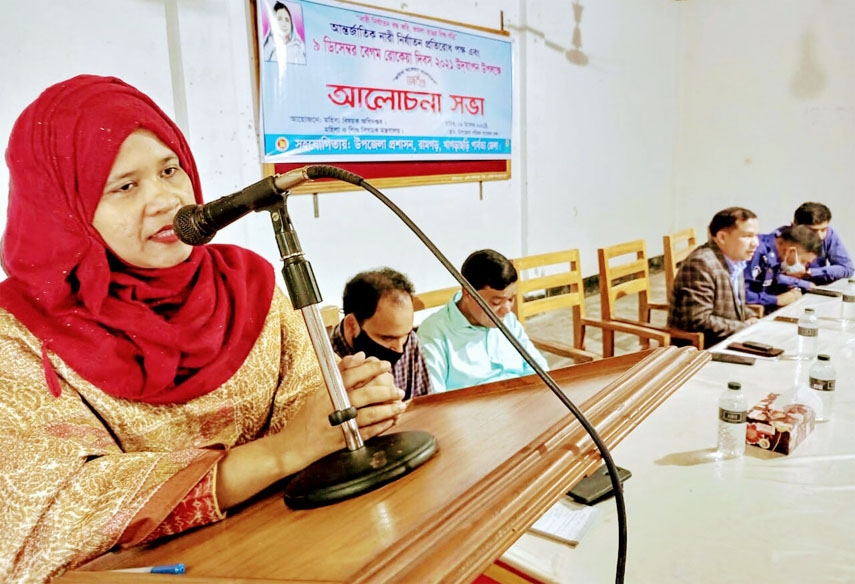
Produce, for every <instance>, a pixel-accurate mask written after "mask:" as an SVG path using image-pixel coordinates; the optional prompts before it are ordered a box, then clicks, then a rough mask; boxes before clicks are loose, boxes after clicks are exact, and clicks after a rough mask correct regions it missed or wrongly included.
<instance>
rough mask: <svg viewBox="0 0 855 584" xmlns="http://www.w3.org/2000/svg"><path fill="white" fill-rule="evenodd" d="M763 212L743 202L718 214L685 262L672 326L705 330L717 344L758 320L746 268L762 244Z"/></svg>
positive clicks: (708, 343) (711, 342)
mask: <svg viewBox="0 0 855 584" xmlns="http://www.w3.org/2000/svg"><path fill="white" fill-rule="evenodd" d="M759 231H760V223H759V221H758V220H757V215H755V214H754V213H753V212H751V211H749V210H748V209H743V208H742V207H729V208H727V209H724V210H722V211H719V212H718V213H716V214H715V216H714V217H713V219H712V221H711V222H710V226H709V241H707V243H705V244H703V245H701V246H699V247H697V248H696V249H695V250H694V251H692V253H691V254H689V257H687V258H686V259H685V261H684V262H683V263H682V265H681V266H680V269H679V271H678V272H677V277H676V279H675V281H674V289H673V290H672V291H671V302H670V310H669V312H668V326H672V327H676V328H679V329H682V330H686V331H691V332H702V333H704V347H705V348H708V347H711V346H712V345H715V344H717V343H719V342H720V341H722V340H723V339H725V338H727V337H728V336H730V335H732V334H733V333H735V332H736V331H738V330H741V329H743V328H745V327H747V326H748V325H750V324H753V323H754V322H756V321H757V316H756V315H755V313H754V312H753V311H752V310H750V309H749V308H748V307H747V306H746V304H745V279H744V275H743V269H744V268H745V265H746V263H747V262H748V261H749V260H750V259H751V258H752V256H753V255H754V251H755V250H756V249H757V245H758V242H759V240H758V235H759Z"/></svg>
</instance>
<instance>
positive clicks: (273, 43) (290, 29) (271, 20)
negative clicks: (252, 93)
mask: <svg viewBox="0 0 855 584" xmlns="http://www.w3.org/2000/svg"><path fill="white" fill-rule="evenodd" d="M264 11H265V12H264V16H265V19H264V20H265V21H266V23H265V24H266V27H265V28H266V29H267V33H266V34H265V36H264V43H263V44H262V47H261V55H262V58H263V59H264V60H265V61H272V62H274V63H275V62H279V63H294V64H298V65H305V64H306V43H305V41H304V40H303V11H302V10H301V8H300V6H299V5H296V4H294V3H293V2H279V1H277V2H274V3H270V2H268V1H265V3H264Z"/></svg>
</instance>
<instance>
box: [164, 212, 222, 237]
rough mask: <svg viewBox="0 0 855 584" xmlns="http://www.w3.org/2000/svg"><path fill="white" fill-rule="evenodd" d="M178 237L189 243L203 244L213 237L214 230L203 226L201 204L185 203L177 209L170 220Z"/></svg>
mask: <svg viewBox="0 0 855 584" xmlns="http://www.w3.org/2000/svg"><path fill="white" fill-rule="evenodd" d="M172 228H173V229H174V230H175V235H177V236H178V239H180V240H181V241H183V242H184V243H187V244H189V245H203V244H206V243H208V242H209V241H211V240H212V239H214V235H216V233H217V232H216V231H212V230H210V229H206V228H205V221H204V216H203V214H202V205H186V206H184V207H181V208H180V209H178V213H176V214H175V218H174V219H173V220H172Z"/></svg>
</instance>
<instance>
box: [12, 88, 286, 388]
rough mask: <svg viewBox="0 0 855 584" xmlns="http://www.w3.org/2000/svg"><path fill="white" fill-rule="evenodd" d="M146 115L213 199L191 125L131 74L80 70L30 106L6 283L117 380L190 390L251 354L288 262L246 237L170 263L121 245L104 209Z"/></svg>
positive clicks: (108, 381) (16, 176)
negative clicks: (103, 218)
mask: <svg viewBox="0 0 855 584" xmlns="http://www.w3.org/2000/svg"><path fill="white" fill-rule="evenodd" d="M139 128H144V129H147V130H150V131H151V132H153V133H154V134H155V135H157V136H158V137H159V138H160V139H161V140H162V141H163V142H164V143H165V144H166V145H167V146H169V148H171V149H172V150H173V151H174V152H175V153H176V154H177V155H178V158H179V160H180V162H181V166H182V167H183V168H184V170H185V171H186V172H187V174H188V175H189V177H190V180H191V182H192V184H193V190H194V192H195V195H196V201H197V202H198V203H201V202H202V189H201V185H200V183H199V177H198V173H197V170H196V164H195V162H194V160H193V155H192V154H191V152H190V148H189V145H188V144H187V141H186V140H185V138H184V136H183V135H182V134H181V131H180V130H179V129H178V127H177V126H176V125H175V124H174V123H173V122H172V121H171V120H170V119H169V118H168V117H167V116H166V115H165V114H164V113H163V112H162V111H161V110H160V109H159V108H158V107H157V106H156V105H155V104H154V102H152V101H151V99H149V98H148V97H147V96H145V95H144V94H142V93H140V92H139V91H138V90H137V89H135V88H133V87H131V86H129V85H127V84H126V83H124V82H122V81H121V80H119V79H116V78H112V77H97V76H93V75H81V76H78V77H74V78H72V79H69V80H67V81H64V82H62V83H59V84H57V85H54V86H52V87H50V88H48V89H47V90H45V91H44V93H42V94H41V95H40V96H39V97H38V99H36V101H34V102H33V103H32V104H31V105H30V106H28V107H27V109H26V110H24V112H23V113H22V114H21V116H20V117H19V118H18V120H17V122H16V123H15V126H14V128H13V129H12V135H11V137H10V139H9V147H8V149H7V151H6V162H7V164H8V166H9V174H10V187H9V207H8V217H7V223H6V232H5V234H4V236H3V250H2V254H3V255H2V261H3V267H4V269H5V271H6V273H7V274H8V275H9V278H8V279H6V280H5V281H3V282H0V305H2V306H3V307H4V308H6V309H7V310H8V311H9V312H11V313H12V314H14V315H15V317H17V318H18V319H19V320H20V321H21V322H23V323H24V325H26V326H27V328H28V329H29V330H30V331H31V332H32V333H33V334H35V335H36V336H37V337H38V338H39V339H40V340H41V341H42V343H43V346H46V348H47V349H49V350H51V351H53V352H55V353H56V354H57V355H58V356H59V357H60V358H62V360H63V361H64V362H65V363H67V364H68V365H69V366H70V367H71V368H72V369H74V370H75V371H76V372H77V373H79V374H80V375H81V376H82V377H83V378H84V379H86V380H87V381H89V382H90V383H92V384H94V385H95V386H97V387H99V388H100V389H102V390H103V391H105V392H106V393H108V394H110V395H114V396H117V397H123V398H127V399H131V400H138V401H144V402H148V403H175V402H183V401H187V400H189V399H192V398H194V397H197V396H200V395H204V394H206V393H208V392H211V391H213V390H214V389H216V388H217V387H218V386H220V385H221V384H222V383H223V382H225V381H226V380H228V379H229V378H230V377H231V376H232V375H233V374H234V373H235V371H237V370H238V368H239V367H240V366H241V364H242V363H243V361H244V359H245V358H246V356H247V355H248V354H249V351H250V350H251V348H252V347H253V345H254V344H255V341H256V339H257V338H258V335H259V333H260V332H261V329H262V326H263V324H264V320H265V318H266V316H267V313H268V311H269V308H270V302H271V299H272V296H273V287H274V274H273V268H272V266H271V265H270V264H269V263H268V262H267V261H265V260H264V259H263V258H261V257H260V256H258V255H256V254H254V253H252V252H250V251H248V250H245V249H242V248H239V247H236V246H229V245H205V246H200V247H197V248H194V250H193V252H192V254H191V255H190V258H189V259H188V260H187V261H185V262H183V263H181V264H179V265H177V266H175V267H172V268H167V269H151V268H145V269H144V268H137V267H134V266H129V265H127V264H125V263H124V262H122V261H121V260H119V259H118V258H117V257H116V256H115V255H113V254H112V253H111V252H110V251H109V250H108V249H107V247H106V245H105V243H104V240H103V239H102V238H101V236H100V235H99V234H98V232H97V231H96V230H95V228H94V227H92V218H93V217H94V214H95V209H96V207H97V205H98V202H99V200H100V199H101V194H102V192H103V189H104V185H105V183H106V180H107V177H108V175H109V173H110V170H111V168H112V165H113V162H114V160H115V158H116V155H117V153H118V151H119V147H120V146H121V145H122V142H124V140H125V138H127V137H128V136H129V135H130V134H131V133H132V132H134V131H135V130H137V129H139ZM46 365H47V362H46ZM46 369H49V368H46ZM51 375H55V374H54V373H53V371H52V370H50V371H46V376H47V377H48V383H49V384H50V383H51ZM53 380H54V381H53V383H54V384H56V378H55V377H53Z"/></svg>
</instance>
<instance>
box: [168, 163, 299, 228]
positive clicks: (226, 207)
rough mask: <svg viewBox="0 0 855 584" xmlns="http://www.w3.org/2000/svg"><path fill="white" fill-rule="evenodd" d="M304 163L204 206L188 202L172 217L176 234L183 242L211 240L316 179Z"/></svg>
mask: <svg viewBox="0 0 855 584" xmlns="http://www.w3.org/2000/svg"><path fill="white" fill-rule="evenodd" d="M312 168H313V167H311V166H304V167H303V168H296V169H294V170H291V171H288V172H286V173H284V174H278V175H275V176H269V177H266V178H264V179H262V180H260V181H258V182H257V183H255V184H252V185H250V186H248V187H246V188H245V189H243V190H240V191H238V192H236V193H234V194H231V195H226V196H225V197H221V198H219V199H217V200H215V201H211V202H210V203H205V204H204V205H186V206H184V207H181V208H180V209H178V213H176V214H175V218H174V219H173V220H172V227H173V229H175V235H177V236H178V239H180V240H181V241H183V242H184V243H187V244H190V245H202V244H205V243H208V242H209V241H211V240H212V239H213V238H214V235H216V234H217V231H219V230H220V229H222V228H223V227H225V226H227V225H230V224H231V223H234V222H235V221H237V220H238V219H240V218H241V217H243V216H244V215H246V214H247V213H249V212H250V211H257V210H260V209H264V208H265V207H269V206H271V205H273V204H275V203H277V202H278V201H280V200H281V199H282V193H284V192H285V191H287V190H288V189H291V188H293V187H295V186H297V185H299V184H301V183H304V182H306V181H309V180H312V179H313V178H315V176H314V175H316V173H314V172H309V171H310V170H311V169H312Z"/></svg>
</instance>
